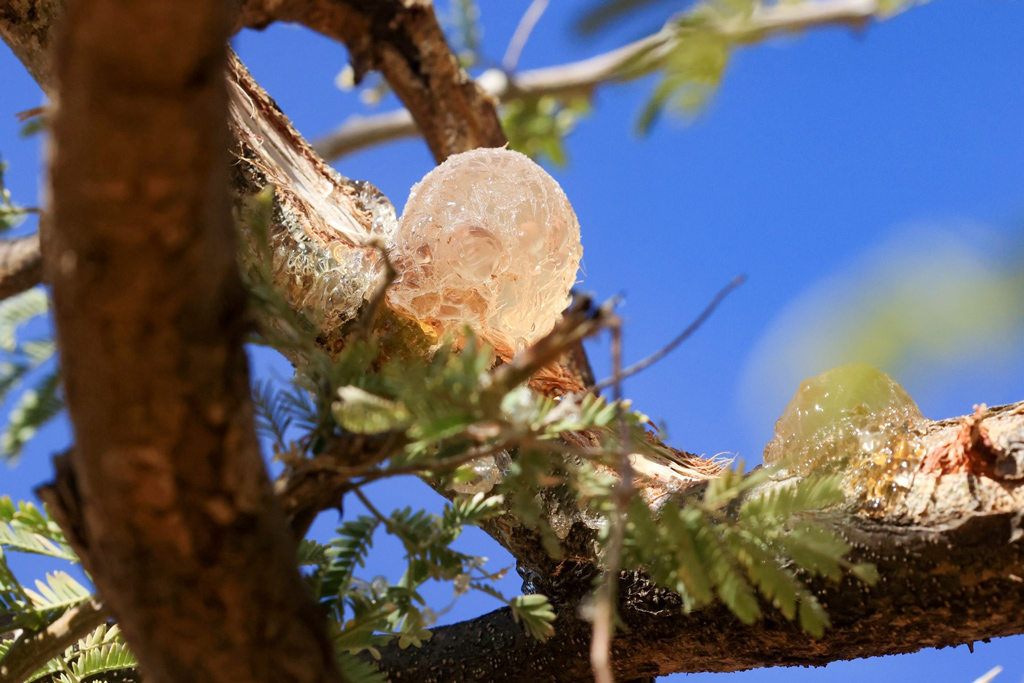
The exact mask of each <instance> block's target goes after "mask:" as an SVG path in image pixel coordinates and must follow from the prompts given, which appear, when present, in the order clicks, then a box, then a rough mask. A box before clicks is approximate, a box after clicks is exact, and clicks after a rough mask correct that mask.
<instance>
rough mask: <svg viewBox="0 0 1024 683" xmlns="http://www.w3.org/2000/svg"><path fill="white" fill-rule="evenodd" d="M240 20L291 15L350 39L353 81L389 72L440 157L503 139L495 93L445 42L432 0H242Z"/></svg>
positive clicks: (258, 23) (345, 40)
mask: <svg viewBox="0 0 1024 683" xmlns="http://www.w3.org/2000/svg"><path fill="white" fill-rule="evenodd" d="M241 4H242V6H243V10H242V13H241V15H240V19H239V23H240V24H241V25H246V26H254V27H257V26H262V25H266V24H267V23H270V22H271V21H294V22H297V23H300V24H303V25H305V26H308V27H309V28H311V29H313V30H314V31H317V32H319V33H322V34H324V35H326V36H328V37H330V38H334V39H335V40H339V41H341V42H343V43H345V45H347V46H348V49H349V53H350V55H351V59H352V66H353V68H354V69H355V73H356V80H357V81H358V80H361V79H362V78H363V76H364V75H365V74H366V73H367V72H369V71H371V70H378V71H380V72H381V73H382V74H384V77H385V78H386V79H387V81H388V84H389V85H390V86H391V87H392V89H394V91H395V94H396V95H398V98H399V99H400V100H402V104H404V105H405V106H406V108H407V109H408V110H409V111H410V112H411V113H412V116H413V119H415V121H416V125H417V126H418V127H419V129H420V131H421V133H422V134H423V137H424V138H425V139H426V141H427V145H428V146H429V147H430V151H431V152H432V153H433V155H434V158H435V159H436V160H437V162H438V163H440V162H442V161H444V160H445V159H447V158H448V156H450V155H451V154H455V153H457V152H465V151H467V150H470V149H475V148H477V147H501V146H502V145H504V144H505V143H506V142H507V140H506V139H505V134H504V133H503V132H502V130H501V121H500V120H499V119H498V113H497V110H496V109H495V103H494V100H492V99H491V98H490V97H489V96H488V95H486V94H485V93H484V92H483V90H481V89H480V88H479V87H477V85H476V83H475V82H474V81H473V79H472V78H470V77H469V75H468V74H466V72H465V71H463V69H462V68H461V67H460V66H459V63H458V61H457V60H456V58H455V56H454V55H453V54H452V52H451V50H450V49H449V48H448V42H447V41H446V40H445V37H444V33H443V32H442V31H441V27H440V25H439V24H438V22H437V17H436V16H435V15H434V9H433V6H432V3H431V2H430V1H429V0H244V1H243V2H242V3H241Z"/></svg>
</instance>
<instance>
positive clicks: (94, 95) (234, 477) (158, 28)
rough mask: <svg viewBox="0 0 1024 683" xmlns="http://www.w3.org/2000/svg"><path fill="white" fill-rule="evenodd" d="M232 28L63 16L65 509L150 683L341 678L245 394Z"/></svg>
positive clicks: (72, 6)
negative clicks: (230, 99) (229, 84)
mask: <svg viewBox="0 0 1024 683" xmlns="http://www.w3.org/2000/svg"><path fill="white" fill-rule="evenodd" d="M227 24H228V21H227V16H226V11H225V8H224V6H223V4H222V3H220V2H217V1H216V0H73V1H72V2H70V3H69V4H68V15H67V24H66V27H67V30H66V34H65V35H64V37H63V39H62V40H61V41H60V49H59V53H58V57H57V60H56V69H55V73H56V75H57V81H58V88H57V91H58V92H59V107H58V113H57V116H56V119H55V122H54V127H53V139H54V157H53V161H52V166H51V182H52V188H53V198H54V199H53V215H52V223H51V224H50V225H49V226H48V229H47V231H46V234H45V238H44V239H45V240H46V244H47V262H46V266H47V274H48V277H49V280H50V282H51V283H52V285H53V299H54V314H55V320H56V326H57V337H58V343H59V347H60V350H61V366H62V372H63V378H64V387H65V392H66V396H67V401H68V407H69V412H70V416H71V420H72V423H73V426H74V434H75V447H74V449H73V451H72V453H71V462H72V466H73V471H74V476H75V479H74V480H73V481H69V480H68V479H67V478H65V479H64V480H63V481H59V482H58V489H61V490H64V492H65V493H64V494H63V495H62V496H61V497H60V500H62V501H64V502H65V503H66V502H68V501H69V500H74V501H75V502H76V505H77V506H78V508H77V509H63V510H62V511H61V513H62V514H63V515H64V517H65V519H70V522H69V523H68V524H67V525H68V526H71V527H72V528H73V530H74V533H73V534H72V535H73V536H74V537H75V541H76V546H77V549H78V550H79V551H80V552H81V553H82V555H83V558H82V559H83V562H84V564H85V565H86V566H87V568H88V569H89V571H90V573H91V576H92V578H93V579H94V581H95V583H96V586H97V588H98V589H99V592H100V594H101V595H102V596H103V598H104V600H105V602H106V605H107V608H108V609H109V610H110V612H111V613H112V614H113V615H114V616H115V617H116V618H117V620H118V622H119V623H120V625H121V627H122V629H123V630H124V633H125V636H126V637H127V639H128V642H129V644H130V645H131V647H132V650H133V651H134V652H135V654H136V655H137V656H138V657H139V660H140V662H141V668H142V670H143V672H144V673H145V675H146V678H147V679H148V680H151V681H156V682H159V681H167V682H170V681H175V682H184V681H188V682H196V681H209V682H211V683H212V682H214V681H216V682H218V683H221V682H223V681H268V682H269V681H275V682H279V681H309V682H313V681H336V680H339V676H338V674H337V672H336V670H335V664H334V658H333V652H332V648H331V645H330V642H329V641H328V638H327V634H326V629H325V625H324V622H323V617H322V615H321V614H320V613H319V611H318V610H317V608H316V605H315V603H314V602H313V600H312V599H311V597H310V596H309V595H308V594H307V593H306V591H305V588H304V586H303V584H302V581H301V578H300V576H299V572H298V569H297V568H296V566H295V559H294V551H295V541H294V539H293V538H292V537H291V536H290V535H289V533H288V531H287V528H286V526H285V522H284V518H283V515H282V514H281V512H280V510H279V508H278V507H277V506H276V504H275V502H274V499H273V496H272V494H271V489H270V485H269V481H268V480H267V477H266V472H265V469H264V466H263V461H262V459H261V456H260V452H259V446H258V443H257V440H256V436H255V430H254V424H253V417H252V410H251V406H250V404H249V398H248V396H249V378H248V371H247V363H246V356H245V351H244V349H243V347H242V341H243V335H244V333H245V331H246V316H245V292H244V290H243V288H242V285H241V281H240V279H239V276H238V272H237V266H236V247H235V240H234V227H233V223H232V219H231V214H230V203H229V194H228V187H229V185H228V164H229V158H228V155H227V153H226V150H227V146H228V139H229V138H228V135H227V125H226V120H227V96H226V92H225V83H224V78H223V74H224V68H225V65H226V55H227V50H226V37H227ZM69 491H70V493H69Z"/></svg>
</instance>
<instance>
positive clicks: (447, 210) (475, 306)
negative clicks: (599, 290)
mask: <svg viewBox="0 0 1024 683" xmlns="http://www.w3.org/2000/svg"><path fill="white" fill-rule="evenodd" d="M582 252H583V249H582V246H581V245H580V228H579V223H578V221H577V220H576V214H575V212H573V210H572V206H571V205H570V204H569V200H568V199H567V198H566V196H565V193H564V192H562V188H561V187H559V186H558V183H557V182H556V181H555V179H554V178H552V177H551V176H550V175H548V174H547V173H546V172H545V171H544V169H542V168H541V167H540V166H538V165H537V164H535V163H534V162H533V161H531V160H530V159H529V158H528V157H526V156H524V155H522V154H520V153H518V152H513V151H511V150H506V149H476V150H473V151H470V152H466V153H464V154H456V155H454V156H451V157H449V158H448V160H447V161H445V162H444V163H443V164H441V165H440V166H438V167H437V168H435V169H434V170H433V171H431V172H430V173H428V174H427V175H426V177H424V178H423V180H422V181H421V182H419V183H418V184H417V185H415V186H414V187H413V188H412V192H411V194H410V195H409V201H408V202H407V203H406V205H405V210H404V211H403V212H402V218H401V221H400V222H399V226H398V230H397V231H396V232H395V233H394V236H393V237H392V238H391V241H390V243H389V254H390V257H391V260H392V262H393V263H394V265H395V267H396V269H397V270H398V272H399V278H398V280H396V282H395V284H394V285H393V286H392V287H391V289H390V290H389V294H388V300H389V302H390V304H391V306H392V307H394V308H396V309H398V310H400V311H403V312H405V313H407V314H409V315H410V316H412V317H414V318H415V319H417V320H419V321H420V322H421V323H424V324H427V325H430V326H431V327H433V328H434V330H435V331H436V332H437V333H439V334H441V333H444V332H446V331H449V330H456V331H457V330H458V329H459V328H461V327H462V326H463V325H469V326H470V327H472V328H473V329H474V330H475V331H476V332H477V333H478V334H479V335H480V336H481V337H482V338H484V339H486V340H487V341H489V342H490V343H491V344H493V345H494V346H495V348H496V349H497V350H498V352H499V353H501V354H502V355H511V354H513V353H516V352H518V351H521V350H522V349H523V348H525V347H526V346H528V345H529V344H531V343H532V342H534V341H536V340H537V339H539V338H540V337H542V336H543V335H544V334H546V333H547V332H549V331H550V330H551V328H552V326H553V325H554V324H555V322H556V321H557V320H558V318H559V317H560V315H561V313H562V311H563V310H565V307H566V306H567V305H568V303H569V290H570V289H571V288H572V285H573V283H574V282H575V281H576V271H577V269H578V267H579V262H580V257H581V255H582Z"/></svg>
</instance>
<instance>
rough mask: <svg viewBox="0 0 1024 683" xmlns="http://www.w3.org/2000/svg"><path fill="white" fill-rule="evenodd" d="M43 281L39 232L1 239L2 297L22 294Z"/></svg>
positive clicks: (0, 296) (0, 280)
mask: <svg viewBox="0 0 1024 683" xmlns="http://www.w3.org/2000/svg"><path fill="white" fill-rule="evenodd" d="M42 281H43V255H42V252H41V251H40V249H39V235H38V234H36V235H28V236H26V237H12V238H10V239H5V240H0V299H6V298H7V297H10V296H14V295H15V294H21V293H22V292H24V291H25V290H27V289H32V288H33V287H35V286H36V285H38V284H39V283H40V282H42Z"/></svg>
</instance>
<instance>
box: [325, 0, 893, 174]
mask: <svg viewBox="0 0 1024 683" xmlns="http://www.w3.org/2000/svg"><path fill="white" fill-rule="evenodd" d="M883 15H884V9H883V8H882V7H881V4H880V3H879V1H878V0H822V1H820V2H802V3H800V4H796V5H785V4H782V5H770V6H767V7H766V6H761V7H760V8H759V9H758V10H757V11H756V12H754V13H753V14H752V15H751V16H750V17H747V18H745V19H742V20H730V21H728V22H723V23H720V24H718V25H717V26H714V27H713V30H715V31H716V32H717V33H719V34H720V35H722V36H725V37H727V38H729V39H730V40H731V41H733V42H735V43H737V44H740V45H750V44H753V43H757V42H760V41H762V40H765V39H767V38H771V37H774V36H777V35H780V34H787V33H795V32H799V31H804V30H807V29H811V28H822V27H828V26H849V27H851V28H863V27H864V26H866V25H867V24H868V23H869V22H870V21H871V20H872V19H878V18H879V17H881V16H883ZM675 21H676V20H673V21H670V22H669V23H668V24H667V25H666V26H665V27H664V28H663V29H661V30H660V31H658V32H657V33H654V34H652V35H650V36H647V37H646V38H642V39H640V40H638V41H636V42H634V43H630V44H629V45H625V46H623V47H620V48H617V49H615V50H611V51H610V52H606V53H604V54H601V55H597V56H594V57H590V58H588V59H584V60H581V61H578V62H572V63H569V64H561V65H558V66H550V67H544V68H540V69H533V70H530V71H524V72H522V73H518V74H508V73H506V72H504V71H502V70H500V69H490V70H488V71H485V72H484V73H483V74H481V76H480V77H479V78H478V79H477V81H478V83H479V84H480V86H481V87H482V88H483V90H484V91H485V92H486V93H487V94H489V95H491V96H492V97H493V98H495V99H497V100H498V101H500V102H509V101H512V100H521V99H536V98H539V97H544V96H552V97H556V98H559V99H572V98H575V97H590V96H592V95H593V93H594V91H595V90H596V89H597V88H598V87H600V86H602V85H605V84H612V83H618V82H621V81H623V80H628V79H633V78H637V77H639V76H643V75H646V74H648V73H650V72H651V71H653V70H654V69H655V68H656V65H657V63H658V60H657V59H656V57H657V56H658V55H662V54H667V53H668V52H670V51H671V50H672V48H673V47H674V46H675V45H676V44H677V43H678V41H681V40H686V36H685V35H684V34H681V32H680V30H679V29H678V28H677V27H676V23H675ZM642 56H644V57H646V58H647V59H646V66H645V67H644V68H642V69H639V70H637V69H635V68H633V67H635V66H636V62H637V60H638V58H640V57H642ZM417 122H418V120H417V121H414V120H413V117H412V116H411V115H410V114H409V113H408V111H407V110H406V111H403V110H397V111H391V112H386V113H383V114H376V115H372V116H354V117H352V118H350V119H348V120H347V121H345V122H344V123H342V124H341V125H340V126H339V127H338V128H336V129H335V130H334V131H332V132H330V133H328V134H327V135H325V136H324V137H322V138H321V139H319V140H316V141H315V142H314V143H313V146H314V148H315V149H316V150H317V153H319V154H320V155H321V156H322V157H324V158H325V159H329V160H330V159H337V158H338V157H341V156H344V155H345V154H350V153H352V152H356V151H358V150H360V149H364V148H366V147H369V146H372V145H377V144H380V143H383V142H390V141H392V140H398V139H401V138H404V137H411V136H414V135H417V133H418V129H417Z"/></svg>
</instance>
